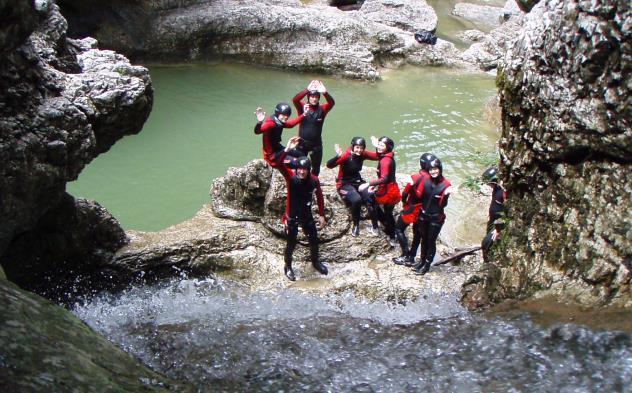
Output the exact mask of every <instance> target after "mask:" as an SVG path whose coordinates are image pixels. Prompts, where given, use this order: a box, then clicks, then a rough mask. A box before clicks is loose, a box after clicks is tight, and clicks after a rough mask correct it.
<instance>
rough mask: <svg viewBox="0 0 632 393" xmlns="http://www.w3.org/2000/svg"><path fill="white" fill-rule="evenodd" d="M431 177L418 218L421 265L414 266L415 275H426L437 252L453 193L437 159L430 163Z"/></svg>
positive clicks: (424, 188) (427, 179)
mask: <svg viewBox="0 0 632 393" xmlns="http://www.w3.org/2000/svg"><path fill="white" fill-rule="evenodd" d="M428 174H429V176H428V177H426V179H425V180H424V182H423V191H422V197H421V212H420V214H419V218H418V221H419V223H418V225H419V232H420V234H421V252H420V260H419V263H416V264H415V265H413V270H414V271H415V274H422V275H423V274H426V273H427V272H428V270H430V265H431V264H432V261H433V259H434V257H435V253H436V252H437V238H438V237H439V232H441V227H442V226H443V223H444V222H445V212H444V209H445V207H446V206H447V205H448V197H449V196H450V193H451V192H452V185H451V184H450V181H449V180H448V179H446V178H445V177H444V176H443V165H442V164H441V161H440V160H439V159H438V158H436V159H434V160H432V161H430V162H429V163H428Z"/></svg>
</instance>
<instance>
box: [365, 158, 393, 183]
mask: <svg viewBox="0 0 632 393" xmlns="http://www.w3.org/2000/svg"><path fill="white" fill-rule="evenodd" d="M385 158H386V157H385ZM391 165H393V160H392V159H390V158H387V159H385V160H382V161H380V177H379V178H377V179H375V180H371V181H370V182H369V185H370V186H377V185H380V184H386V183H388V174H389V173H390V172H391Z"/></svg>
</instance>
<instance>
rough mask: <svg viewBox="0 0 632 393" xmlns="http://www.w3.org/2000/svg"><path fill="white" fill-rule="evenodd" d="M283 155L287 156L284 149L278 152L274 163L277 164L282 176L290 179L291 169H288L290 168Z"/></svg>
mask: <svg viewBox="0 0 632 393" xmlns="http://www.w3.org/2000/svg"><path fill="white" fill-rule="evenodd" d="M285 157H287V152H286V151H285V150H283V151H282V152H281V154H279V156H278V157H277V159H276V164H277V169H278V170H279V172H281V174H282V175H283V177H284V178H285V180H288V181H289V180H290V179H291V178H292V171H291V170H290V168H289V167H288V166H287V165H286V164H285V162H284V161H285Z"/></svg>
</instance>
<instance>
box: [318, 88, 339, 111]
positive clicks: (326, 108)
mask: <svg viewBox="0 0 632 393" xmlns="http://www.w3.org/2000/svg"><path fill="white" fill-rule="evenodd" d="M323 96H325V99H326V100H327V102H326V103H324V104H322V105H321V107H322V108H323V111H325V113H326V114H327V113H329V111H330V110H332V109H333V108H334V105H336V101H334V98H333V97H332V96H331V94H329V92H326V93H323Z"/></svg>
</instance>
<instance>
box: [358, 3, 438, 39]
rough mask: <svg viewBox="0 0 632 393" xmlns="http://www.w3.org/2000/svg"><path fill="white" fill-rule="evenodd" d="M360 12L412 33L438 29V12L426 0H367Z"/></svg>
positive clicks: (377, 20)
mask: <svg viewBox="0 0 632 393" xmlns="http://www.w3.org/2000/svg"><path fill="white" fill-rule="evenodd" d="M359 14H360V15H361V17H362V18H366V19H368V20H371V21H373V22H376V23H383V24H385V25H387V26H391V27H397V28H399V29H402V30H404V31H408V32H411V33H415V32H417V31H419V30H427V31H435V30H436V29H437V14H436V13H435V11H434V9H433V8H432V7H431V6H429V5H428V4H427V3H426V1H425V0H416V1H414V0H388V1H386V0H366V1H365V2H364V3H363V4H362V7H361V8H360V11H359Z"/></svg>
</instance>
